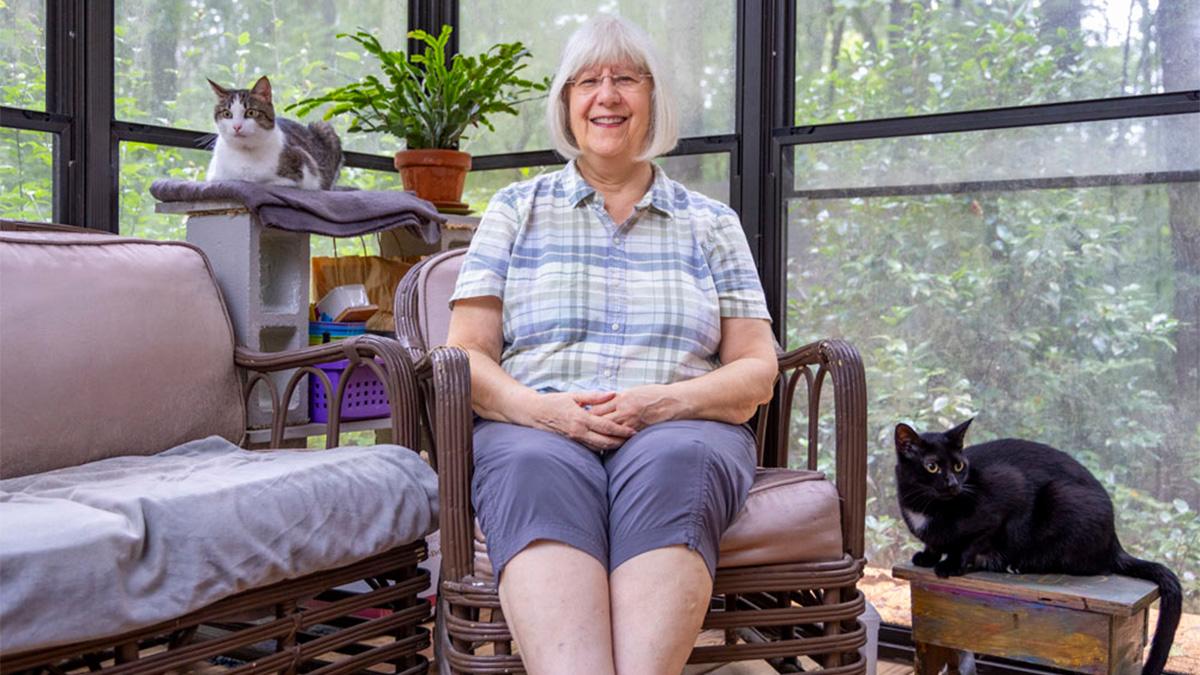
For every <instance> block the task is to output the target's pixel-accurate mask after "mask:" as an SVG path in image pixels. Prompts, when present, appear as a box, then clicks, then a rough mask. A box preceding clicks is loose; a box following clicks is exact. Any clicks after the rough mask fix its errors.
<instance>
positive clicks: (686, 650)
mask: <svg viewBox="0 0 1200 675" xmlns="http://www.w3.org/2000/svg"><path fill="white" fill-rule="evenodd" d="M609 583H610V586H611V589H610V593H611V595H612V627H613V629H612V630H613V653H614V661H615V663H616V671H617V673H619V675H663V674H664V673H670V674H674V673H678V672H680V671H681V670H683V666H684V664H685V663H687V658H688V655H689V654H690V653H691V651H692V646H693V645H694V644H695V642H696V636H697V635H698V634H699V633H700V625H701V624H702V623H703V622H704V614H705V613H706V612H707V611H708V601H709V598H710V597H711V596H712V577H710V576H708V567H706V566H705V564H704V559H703V558H702V557H700V554H699V553H696V552H695V551H692V550H689V549H688V548H687V547H686V546H668V547H665V548H656V549H653V550H650V551H647V552H645V553H642V554H641V555H638V556H635V557H633V558H630V559H629V560H627V561H625V562H624V563H622V564H621V565H620V566H619V567H617V569H615V570H613V573H612V577H611V579H610V580H609ZM576 672H586V671H583V670H579V671H576Z"/></svg>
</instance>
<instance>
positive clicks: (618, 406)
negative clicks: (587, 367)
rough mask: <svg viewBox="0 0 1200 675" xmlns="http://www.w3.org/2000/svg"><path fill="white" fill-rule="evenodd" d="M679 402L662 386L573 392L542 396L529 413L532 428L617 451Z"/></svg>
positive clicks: (673, 414)
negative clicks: (619, 390)
mask: <svg viewBox="0 0 1200 675" xmlns="http://www.w3.org/2000/svg"><path fill="white" fill-rule="evenodd" d="M682 409H683V406H682V403H681V402H680V401H679V400H678V399H677V398H674V397H672V396H671V394H670V388H669V387H668V386H665V385H644V386H639V387H632V388H630V389H627V390H625V391H623V392H619V393H618V392H602V391H576V392H554V393H547V394H541V395H539V396H538V399H537V403H536V404H535V406H534V409H533V410H532V411H531V413H532V416H533V426H535V427H540V428H542V429H545V430H547V431H553V432H555V433H558V434H562V435H563V436H566V437H567V438H570V439H572V440H574V441H577V442H579V443H582V444H583V445H585V446H587V447H589V448H591V449H592V450H596V451H608V450H616V449H617V448H619V447H621V446H622V445H623V444H624V443H625V441H626V440H627V439H628V438H630V437H631V436H633V435H634V434H635V433H637V432H638V431H640V430H642V429H644V428H646V427H648V426H650V425H651V424H655V423H657V422H663V421H666V420H670V419H676V418H678V417H679V416H680V415H679V413H680V411H682Z"/></svg>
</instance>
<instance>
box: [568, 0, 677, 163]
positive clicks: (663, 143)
mask: <svg viewBox="0 0 1200 675" xmlns="http://www.w3.org/2000/svg"><path fill="white" fill-rule="evenodd" d="M620 63H628V64H630V65H632V66H634V67H636V68H640V69H642V70H643V71H644V72H647V73H650V77H651V80H650V83H651V85H652V89H651V93H650V97H651V98H650V106H651V108H650V109H651V114H650V130H649V131H648V132H647V134H646V147H645V148H644V149H643V150H642V152H641V154H640V155H639V156H638V159H639V160H646V159H653V158H655V157H658V156H659V155H664V154H666V153H668V152H670V151H671V149H672V148H674V147H675V144H676V143H678V142H679V113H678V111H677V110H676V108H675V97H674V96H673V95H672V93H671V83H670V81H669V78H668V76H667V71H666V69H665V68H663V67H662V60H661V59H659V57H658V53H657V52H656V51H655V49H654V45H653V43H651V42H650V36H648V35H646V32H645V31H643V30H642V29H641V28H639V27H638V26H636V25H635V24H633V23H632V22H630V21H628V20H626V19H623V18H621V17H618V16H611V15H604V14H601V15H599V16H597V17H594V18H592V19H590V20H588V21H587V22H586V23H584V24H583V25H582V26H580V27H579V30H577V31H575V33H574V34H573V35H572V36H571V37H570V39H568V40H567V45H566V46H565V47H564V48H563V53H562V58H561V59H560V60H559V64H558V72H556V73H555V74H554V81H553V82H552V83H551V84H550V95H549V96H547V97H546V123H547V124H548V125H549V127H550V139H551V140H552V141H553V143H554V149H555V150H557V151H558V153H559V154H560V155H562V156H563V157H566V158H567V159H568V160H570V159H575V158H576V157H578V156H579V154H580V153H579V145H578V144H577V143H576V142H575V135H574V134H573V133H571V121H570V119H569V115H568V102H567V98H566V96H564V90H565V89H566V86H567V80H569V79H571V78H573V77H575V76H576V75H578V74H579V73H580V72H582V71H584V70H586V69H588V68H595V67H598V66H606V65H613V64H620Z"/></svg>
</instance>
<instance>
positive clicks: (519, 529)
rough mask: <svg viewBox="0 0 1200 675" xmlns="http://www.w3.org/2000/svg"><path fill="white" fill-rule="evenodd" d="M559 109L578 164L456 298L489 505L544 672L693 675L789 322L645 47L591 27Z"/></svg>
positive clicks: (548, 181)
mask: <svg viewBox="0 0 1200 675" xmlns="http://www.w3.org/2000/svg"><path fill="white" fill-rule="evenodd" d="M547 112H548V114H547V117H548V120H549V124H550V130H551V133H552V134H553V137H554V140H555V145H556V147H557V148H558V150H559V152H561V153H562V154H563V155H564V156H566V157H569V158H572V159H571V161H570V163H568V164H567V165H566V167H564V168H563V169H562V170H560V171H557V172H554V173H549V174H545V175H542V176H539V177H537V178H534V179H532V180H528V181H524V182H521V183H517V184H514V185H511V186H509V187H507V188H505V189H503V190H501V191H500V192H499V193H497V194H496V196H495V198H494V199H493V200H492V202H491V204H490V206H489V207H488V210H487V212H486V214H485V215H484V217H483V221H482V222H481V223H480V225H479V227H478V229H477V231H476V234H475V237H474V239H473V241H472V242H471V248H470V250H469V252H468V254H467V256H466V260H465V262H464V263H463V267H462V271H461V273H460V275H459V278H458V285H457V287H456V289H455V292H454V296H453V299H452V303H453V313H452V316H451V322H450V338H449V342H450V343H451V344H454V345H457V346H459V347H462V348H464V349H466V350H467V352H468V353H469V355H470V361H471V388H472V402H473V405H474V408H475V411H476V413H477V414H478V416H479V418H480V419H478V420H477V422H476V425H475V432H474V434H475V436H474V447H475V474H474V483H473V486H472V493H473V500H474V503H475V508H476V511H477V513H478V515H479V520H480V524H481V526H482V528H483V531H484V533H485V534H486V536H487V541H488V549H489V555H490V558H491V560H492V564H493V565H494V568H495V573H496V578H497V579H499V584H500V585H499V591H500V600H501V605H502V607H503V609H504V614H505V617H507V620H508V622H509V625H510V626H511V628H512V630H513V634H514V637H515V638H516V641H517V643H518V644H519V645H520V648H521V655H522V658H523V660H524V663H525V665H526V667H527V668H528V669H529V671H530V672H533V673H567V672H576V673H596V674H603V673H678V672H679V671H680V670H681V669H682V667H683V665H684V663H685V662H686V661H687V657H688V654H689V653H690V651H691V648H692V644H693V642H694V640H695V638H696V635H697V633H698V632H699V629H700V624H701V622H702V621H703V618H704V614H705V611H706V610H707V607H708V602H709V596H710V594H711V591H712V578H713V573H714V570H715V568H716V562H717V548H718V541H719V539H720V537H721V533H722V532H723V531H724V530H725V528H726V527H727V526H728V525H729V523H730V522H732V520H733V519H734V517H735V515H736V514H737V513H738V511H739V510H740V509H741V507H742V505H743V503H744V502H745V499H746V495H747V491H748V490H749V488H750V485H751V482H752V480H753V476H754V464H755V449H754V440H753V438H752V436H751V434H750V432H749V431H748V429H747V428H746V427H745V426H743V423H744V422H746V421H747V420H748V419H749V418H750V417H751V416H752V415H753V413H754V411H755V409H756V408H757V406H758V405H760V404H762V403H763V402H765V401H767V400H768V399H769V398H770V396H771V390H772V386H773V382H774V379H775V375H776V360H775V349H774V341H773V339H772V336H771V332H770V326H769V321H770V317H769V314H768V312H767V308H766V303H765V301H764V298H763V293H762V288H761V285H760V283H759V280H758V276H757V274H756V272H755V268H754V262H753V260H752V258H751V256H750V250H749V247H748V246H747V243H746V239H745V235H744V233H743V231H742V227H741V224H740V223H739V221H738V217H737V215H736V214H735V213H734V212H733V211H732V210H731V209H730V208H729V207H727V206H725V205H724V204H721V203H719V202H716V201H713V200H712V199H709V198H707V197H705V196H703V195H700V194H698V193H695V192H692V191H690V190H688V189H687V188H685V187H683V186H682V185H680V184H678V183H676V182H674V181H672V180H671V179H670V178H668V177H667V175H666V174H665V173H664V172H663V170H662V169H661V168H659V167H657V166H655V165H654V164H653V163H652V162H651V159H652V158H654V157H656V156H658V155H661V154H663V153H665V152H667V151H669V150H670V149H671V148H672V147H674V145H675V143H676V141H677V130H676V112H675V102H674V100H673V99H672V96H671V93H670V88H669V86H668V82H667V79H666V73H665V72H664V71H663V69H662V66H661V62H660V61H659V59H658V57H657V56H656V55H655V53H654V50H653V48H652V47H651V44H650V42H649V38H648V37H647V36H646V34H645V33H644V32H643V31H642V30H641V29H639V28H637V27H636V26H634V25H632V24H630V23H629V22H627V21H624V20H622V19H618V18H613V17H603V18H598V19H595V20H593V21H590V22H589V23H587V24H586V25H584V26H583V27H582V28H580V29H579V31H578V32H576V33H575V34H574V35H573V36H572V37H571V38H570V40H569V42H568V43H567V46H566V48H565V50H564V53H563V58H562V63H561V65H560V67H559V70H558V75H557V76H556V77H555V79H554V83H553V86H552V88H551V92H550V97H549V103H548V108H547ZM581 635H582V636H587V637H586V638H585V639H581V638H580V636H581Z"/></svg>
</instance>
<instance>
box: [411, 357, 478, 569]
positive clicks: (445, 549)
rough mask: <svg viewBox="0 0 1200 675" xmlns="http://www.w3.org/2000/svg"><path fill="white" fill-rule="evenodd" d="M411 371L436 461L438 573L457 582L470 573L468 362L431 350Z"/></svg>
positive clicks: (472, 556) (472, 524)
mask: <svg viewBox="0 0 1200 675" xmlns="http://www.w3.org/2000/svg"><path fill="white" fill-rule="evenodd" d="M416 373H417V379H418V381H419V382H420V383H421V385H422V392H423V393H424V395H425V397H426V406H425V409H426V412H427V414H428V417H427V419H428V421H429V423H430V427H431V429H430V433H431V436H432V438H433V447H434V448H435V451H434V452H435V454H436V461H437V464H436V467H437V473H438V501H439V515H438V523H439V525H440V527H441V531H442V535H441V542H442V569H443V575H444V577H445V578H448V579H461V578H463V577H465V576H467V575H470V574H472V573H473V572H474V569H475V547H474V543H473V542H474V537H475V512H474V509H473V508H472V507H471V474H472V472H473V467H474V451H473V447H472V440H471V438H472V431H473V427H474V412H473V411H472V409H471V366H470V359H469V357H468V356H467V352H466V351H464V350H462V349H460V348H458V347H445V346H443V347H436V348H434V349H433V350H432V351H430V352H429V353H428V354H426V355H425V356H424V357H422V358H421V360H420V361H418V362H417V364H416Z"/></svg>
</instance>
